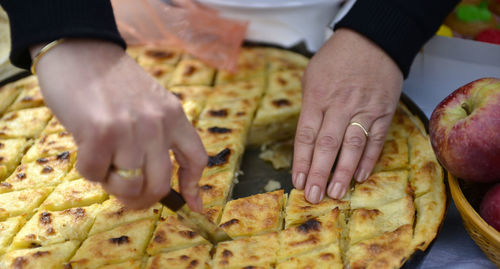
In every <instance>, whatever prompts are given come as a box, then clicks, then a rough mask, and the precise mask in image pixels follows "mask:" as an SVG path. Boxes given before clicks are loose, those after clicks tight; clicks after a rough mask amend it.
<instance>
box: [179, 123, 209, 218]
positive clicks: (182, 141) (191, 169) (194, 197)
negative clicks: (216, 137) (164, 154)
mask: <svg viewBox="0 0 500 269" xmlns="http://www.w3.org/2000/svg"><path fill="white" fill-rule="evenodd" d="M186 122H187V123H188V126H185V128H181V129H182V131H180V132H177V135H175V137H174V141H173V147H172V149H173V152H174V155H175V159H176V160H177V162H178V163H179V170H178V178H179V187H180V191H181V194H182V196H183V197H184V199H185V200H186V203H187V204H188V205H189V207H190V208H191V209H192V210H194V211H198V212H201V210H202V207H203V206H202V203H201V197H200V194H199V188H198V181H199V180H200V178H201V175H202V173H203V169H205V167H206V165H207V163H208V155H207V153H206V151H205V148H204V147H203V144H202V142H201V139H200V136H199V135H198V133H196V131H195V130H194V128H193V127H192V126H191V124H190V123H189V122H188V121H187V119H186Z"/></svg>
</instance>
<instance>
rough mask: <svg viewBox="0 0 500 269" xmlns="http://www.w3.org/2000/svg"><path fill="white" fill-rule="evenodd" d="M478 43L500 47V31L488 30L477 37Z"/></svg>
mask: <svg viewBox="0 0 500 269" xmlns="http://www.w3.org/2000/svg"><path fill="white" fill-rule="evenodd" d="M476 40H477V41H482V42H487V43H492V44H497V45H500V29H493V28H492V29H487V30H484V31H482V32H481V33H479V34H478V35H477V36H476Z"/></svg>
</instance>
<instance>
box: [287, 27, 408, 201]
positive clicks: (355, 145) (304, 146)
mask: <svg viewBox="0 0 500 269" xmlns="http://www.w3.org/2000/svg"><path fill="white" fill-rule="evenodd" d="M402 84H403V75H402V72H401V71H400V69H399V68H398V66H397V65H396V63H395V62H394V61H393V60H392V58H390V57H389V55H387V54H386V53H385V52H384V51H383V50H382V49H381V48H380V47H378V46H377V45H376V44H374V43H373V42H372V41H370V40H368V39H367V38H365V37H364V36H362V35H360V34H358V33H357V32H354V31H352V30H349V29H338V30H337V31H336V32H335V34H334V35H333V36H332V37H331V38H330V39H329V40H328V41H327V42H326V43H325V44H324V45H323V47H322V48H321V49H320V50H319V51H318V53H316V55H315V56H314V57H313V58H312V59H311V62H310V63H309V65H308V67H307V69H306V72H305V74H304V78H303V100H302V112H301V114H300V119H299V123H298V127H297V133H296V136H295V146H294V158H293V173H292V180H293V184H294V186H295V187H296V188H297V189H304V188H305V196H306V199H307V200H308V201H309V202H311V203H319V202H320V201H321V200H322V199H323V197H324V194H325V189H326V188H327V183H328V179H329V177H330V171H331V169H332V166H333V164H334V162H335V160H336V159H337V166H336V168H335V171H334V173H333V177H332V179H331V181H330V183H329V185H328V188H327V194H328V196H330V197H332V198H335V199H341V198H342V197H343V196H344V195H345V193H346V192H347V190H348V188H349V185H350V182H351V179H352V178H354V179H355V180H356V181H357V182H363V181H365V180H366V179H367V178H368V176H369V174H370V173H371V171H372V170H373V167H374V166H375V163H376V161H377V159H378V157H379V155H380V152H381V150H382V146H383V144H384V141H385V136H386V133H387V130H388V129H389V126H390V124H391V119H392V116H393V114H394V111H395V108H396V105H397V103H398V100H399V96H400V94H401V88H402ZM353 122H357V123H359V124H361V125H362V126H363V127H364V128H365V129H366V131H368V132H369V135H368V136H366V135H365V133H364V132H363V129H362V128H361V127H359V126H356V125H351V123H353Z"/></svg>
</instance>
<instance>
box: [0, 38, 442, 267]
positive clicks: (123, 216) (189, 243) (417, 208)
mask: <svg viewBox="0 0 500 269" xmlns="http://www.w3.org/2000/svg"><path fill="white" fill-rule="evenodd" d="M128 52H129V54H130V55H131V56H132V57H133V58H134V59H135V60H136V61H137V62H138V63H139V64H140V65H141V66H142V67H143V68H144V69H145V70H146V71H147V72H149V73H150V74H151V76H152V77H153V78H155V79H156V80H157V81H158V82H159V83H160V84H162V85H163V86H164V87H165V88H168V89H169V90H170V91H171V92H172V93H173V94H175V95H176V96H177V97H178V98H179V100H180V102H181V104H182V106H183V108H184V110H185V112H186V115H187V117H188V119H189V120H190V121H191V122H192V124H193V125H194V127H195V129H196V130H197V131H198V133H199V135H200V138H201V140H202V142H203V144H204V146H205V148H206V150H207V153H208V154H209V156H210V158H209V159H210V160H209V163H208V165H207V168H206V169H205V171H204V173H203V175H202V178H201V180H200V182H199V187H200V193H201V197H202V202H203V206H204V209H203V213H204V214H205V215H206V216H207V217H208V218H209V219H210V220H212V221H213V222H214V223H216V224H218V225H220V226H221V227H222V228H223V229H225V230H226V232H227V233H228V234H229V235H230V236H231V237H232V238H233V240H231V241H226V242H221V243H219V244H218V245H212V244H210V243H209V242H208V241H207V240H205V239H204V238H202V237H201V236H200V235H198V234H197V233H195V232H193V231H192V230H191V229H189V228H188V227H186V226H184V225H183V224H182V223H181V222H180V221H179V220H178V219H177V217H176V216H175V213H173V212H171V211H170V210H168V209H167V208H164V207H163V206H161V205H160V204H156V205H154V206H152V207H151V208H149V209H144V210H131V209H128V208H125V207H124V206H123V205H122V204H121V203H120V202H119V201H118V200H117V199H116V198H115V197H113V196H109V195H107V194H106V193H105V192H104V190H103V189H102V188H100V187H99V186H98V185H96V184H93V183H90V182H88V181H86V180H85V179H83V178H82V176H81V175H80V174H79V173H78V172H77V171H76V168H75V159H76V155H77V152H76V150H77V149H76V145H75V143H74V141H73V139H72V136H71V134H69V133H68V132H66V130H65V129H64V127H63V126H62V125H61V124H60V123H59V122H58V120H57V119H56V118H55V117H53V116H52V114H51V112H50V110H49V109H48V108H46V107H44V102H43V99H41V97H40V95H39V88H38V85H37V81H36V78H35V77H33V76H31V77H28V78H25V79H22V80H20V81H18V82H14V83H10V84H8V85H5V86H3V87H2V88H1V89H0V97H1V98H0V268H19V265H20V264H23V265H24V266H28V267H29V268H48V267H46V266H49V267H50V266H52V265H54V266H55V267H54V268H62V267H63V266H66V268H70V266H71V268H108V269H110V268H397V267H400V266H402V265H403V264H404V263H405V262H406V260H407V259H409V257H411V255H412V254H413V253H414V252H415V251H420V250H422V251H424V250H426V249H427V248H428V246H429V244H430V243H431V242H432V240H433V239H434V238H435V237H436V235H437V232H438V229H439V227H440V225H441V223H442V221H443V219H444V214H445V209H446V193H445V186H444V182H443V170H442V168H441V166H440V165H439V163H438V162H437V160H436V157H435V155H434V153H433V151H432V148H431V146H430V142H429V137H428V135H427V134H426V133H425V128H424V126H423V123H422V122H421V121H420V120H419V119H418V118H417V117H416V116H415V115H413V114H412V113H411V112H410V111H409V110H408V109H407V108H406V107H405V106H404V104H402V103H400V104H399V105H398V107H397V109H396V113H395V116H394V118H393V120H392V124H391V126H390V128H389V132H388V135H387V139H386V142H385V144H384V148H383V151H382V155H381V156H380V158H379V160H378V162H377V164H376V167H375V169H374V171H373V173H372V174H371V175H370V177H369V178H368V180H367V181H366V182H364V183H361V184H358V183H352V186H351V188H350V189H349V190H348V191H347V194H346V196H345V197H344V198H343V199H342V200H334V199H330V198H325V199H324V200H323V201H322V202H321V203H319V204H316V205H313V204H310V203H308V202H307V201H306V200H305V198H304V193H303V191H300V190H296V189H293V190H292V191H291V192H290V193H289V194H287V193H284V192H283V190H277V191H273V192H266V193H261V194H257V195H252V196H249V197H245V198H240V199H237V200H230V198H231V193H232V189H233V186H234V185H235V184H236V182H237V178H236V176H237V174H239V173H241V171H239V169H240V162H241V158H242V156H243V153H244V151H245V148H246V147H247V146H262V145H266V146H269V147H268V149H272V148H273V146H272V145H273V144H272V143H275V142H278V143H280V141H281V140H285V141H286V140H290V139H293V136H294V133H295V129H296V125H297V120H298V117H299V113H300V109H301V90H302V89H301V77H302V74H303V72H304V69H305V67H306V66H307V64H308V61H309V60H308V58H306V57H304V56H302V55H300V54H297V53H293V52H290V51H286V50H281V49H275V48H266V47H245V48H242V50H241V53H240V56H239V59H238V72H237V73H235V74H232V73H228V72H225V71H220V70H215V69H213V68H211V67H208V66H207V65H205V64H204V63H203V62H201V61H199V60H197V59H195V58H194V57H192V56H189V55H187V54H184V53H182V52H181V51H177V50H171V49H165V48H148V47H133V48H129V50H128ZM269 144H270V145H269ZM271 153H272V152H271ZM288 154H291V152H289V153H288ZM268 155H269V154H268ZM271 155H273V154H271ZM285 155H286V154H285ZM171 156H172V161H173V176H172V179H171V185H172V188H174V189H176V190H179V179H178V175H177V172H178V170H179V165H178V163H177V162H176V161H175V158H174V156H173V154H171ZM269 158H272V157H269ZM280 158H282V159H284V160H286V159H288V160H289V158H287V156H281V157H280ZM282 162H283V161H282ZM243 172H244V171H243ZM82 210H84V212H86V213H87V214H68V212H69V213H71V212H76V213H78V212H82ZM64 212H66V213H64ZM78 217H80V218H79V219H74V221H71V219H72V218H78ZM41 220H43V221H41ZM48 220H51V222H50V223H48V222H47V221H48ZM45 222H47V223H45ZM33 246H37V248H32V247H33ZM16 266H17V267H16ZM30 266H31V267H30Z"/></svg>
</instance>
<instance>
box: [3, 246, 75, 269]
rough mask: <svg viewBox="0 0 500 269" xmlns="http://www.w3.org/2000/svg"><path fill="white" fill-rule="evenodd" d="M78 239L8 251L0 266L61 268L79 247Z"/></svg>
mask: <svg viewBox="0 0 500 269" xmlns="http://www.w3.org/2000/svg"><path fill="white" fill-rule="evenodd" d="M78 245H79V242H78V241H67V242H64V243H61V244H56V245H50V246H46V247H40V248H29V249H20V250H15V251H11V252H8V253H6V254H5V255H4V256H3V257H2V258H1V259H0V268H6V269H28V268H29V269H45V268H60V266H61V265H62V264H63V263H64V262H66V261H67V260H68V259H69V258H70V257H71V255H73V253H74V251H75V249H76V248H77V247H78Z"/></svg>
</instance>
